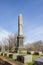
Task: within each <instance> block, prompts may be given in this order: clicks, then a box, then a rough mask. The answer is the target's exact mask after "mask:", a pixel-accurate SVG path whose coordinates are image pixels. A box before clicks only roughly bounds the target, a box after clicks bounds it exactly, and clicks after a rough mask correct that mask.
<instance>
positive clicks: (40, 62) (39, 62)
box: [34, 57, 43, 65]
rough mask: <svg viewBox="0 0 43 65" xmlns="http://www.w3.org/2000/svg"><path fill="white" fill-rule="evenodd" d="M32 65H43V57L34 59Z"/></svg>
mask: <svg viewBox="0 0 43 65" xmlns="http://www.w3.org/2000/svg"><path fill="white" fill-rule="evenodd" d="M34 65H43V57H41V58H38V59H35V60H34Z"/></svg>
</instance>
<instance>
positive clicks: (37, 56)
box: [4, 55, 43, 65]
mask: <svg viewBox="0 0 43 65" xmlns="http://www.w3.org/2000/svg"><path fill="white" fill-rule="evenodd" d="M40 57H43V55H32V62H30V63H27V64H24V65H33V64H34V59H37V58H40ZM4 58H6V59H9V60H13V61H16V62H18V61H17V60H16V59H12V58H10V57H7V56H4ZM20 63H21V62H20Z"/></svg>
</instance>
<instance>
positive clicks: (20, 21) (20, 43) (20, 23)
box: [17, 14, 24, 50]
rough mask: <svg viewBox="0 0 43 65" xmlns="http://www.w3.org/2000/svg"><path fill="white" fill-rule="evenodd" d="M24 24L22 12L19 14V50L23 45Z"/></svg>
mask: <svg viewBox="0 0 43 65" xmlns="http://www.w3.org/2000/svg"><path fill="white" fill-rule="evenodd" d="M23 38H24V37H23V25H22V14H19V16H18V36H17V48H18V50H20V49H22V47H23Z"/></svg>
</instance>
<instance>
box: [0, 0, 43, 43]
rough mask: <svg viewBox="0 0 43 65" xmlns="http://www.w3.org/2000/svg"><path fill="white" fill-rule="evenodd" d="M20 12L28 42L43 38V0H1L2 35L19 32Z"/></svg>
mask: <svg viewBox="0 0 43 65" xmlns="http://www.w3.org/2000/svg"><path fill="white" fill-rule="evenodd" d="M20 13H21V14H22V16H23V34H24V36H25V38H26V42H34V41H38V40H43V0H0V35H1V36H3V35H2V33H3V31H4V32H6V35H7V33H10V32H11V33H17V32H18V27H17V26H18V15H19V14H20Z"/></svg>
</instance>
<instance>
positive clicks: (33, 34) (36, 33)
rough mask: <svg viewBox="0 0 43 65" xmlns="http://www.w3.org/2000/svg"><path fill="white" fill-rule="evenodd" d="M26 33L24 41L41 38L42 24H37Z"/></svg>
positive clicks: (42, 36) (28, 41) (29, 41)
mask: <svg viewBox="0 0 43 65" xmlns="http://www.w3.org/2000/svg"><path fill="white" fill-rule="evenodd" d="M27 35H28V36H27V39H26V43H32V42H35V41H39V40H43V26H38V27H36V28H34V29H31V30H30V31H29V32H28V34H27Z"/></svg>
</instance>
